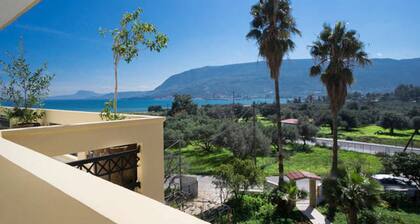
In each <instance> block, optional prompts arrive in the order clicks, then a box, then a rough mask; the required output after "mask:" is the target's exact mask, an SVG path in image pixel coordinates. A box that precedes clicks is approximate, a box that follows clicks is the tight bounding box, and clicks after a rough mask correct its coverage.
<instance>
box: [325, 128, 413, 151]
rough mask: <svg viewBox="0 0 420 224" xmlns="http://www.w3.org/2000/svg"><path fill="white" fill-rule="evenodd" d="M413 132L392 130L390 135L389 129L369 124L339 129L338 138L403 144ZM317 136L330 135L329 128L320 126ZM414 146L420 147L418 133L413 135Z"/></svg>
mask: <svg viewBox="0 0 420 224" xmlns="http://www.w3.org/2000/svg"><path fill="white" fill-rule="evenodd" d="M413 132H414V131H413V130H394V134H393V135H390V134H389V130H385V129H383V128H381V127H379V126H377V125H369V126H365V127H360V128H355V129H353V130H351V131H346V130H339V132H338V134H339V138H340V139H347V140H354V141H361V142H372V143H378V144H387V145H399V146H405V145H406V144H407V142H408V140H409V139H410V137H411V134H412V133H413ZM318 136H319V137H331V135H330V128H329V127H321V129H320V130H319V133H318ZM414 146H415V147H420V135H416V136H415V137H414Z"/></svg>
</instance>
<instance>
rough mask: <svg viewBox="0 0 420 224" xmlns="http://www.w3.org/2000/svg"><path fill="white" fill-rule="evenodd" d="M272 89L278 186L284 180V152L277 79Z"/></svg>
mask: <svg viewBox="0 0 420 224" xmlns="http://www.w3.org/2000/svg"><path fill="white" fill-rule="evenodd" d="M274 90H275V94H276V115H277V118H276V120H277V149H278V162H279V164H278V170H279V182H278V186H281V185H282V184H283V182H284V152H283V144H282V141H281V140H282V131H281V108H280V90H279V79H278V78H276V79H275V80H274Z"/></svg>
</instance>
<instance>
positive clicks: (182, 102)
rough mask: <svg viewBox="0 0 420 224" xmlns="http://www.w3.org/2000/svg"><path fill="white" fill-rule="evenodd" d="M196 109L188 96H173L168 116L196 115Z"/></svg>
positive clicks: (195, 105)
mask: <svg viewBox="0 0 420 224" xmlns="http://www.w3.org/2000/svg"><path fill="white" fill-rule="evenodd" d="M197 107H198V106H197V104H195V103H194V102H193V100H192V97H191V96H190V95H180V94H175V95H174V100H173V101H172V107H171V110H170V111H169V115H172V116H175V115H177V114H178V113H186V114H196V113H197Z"/></svg>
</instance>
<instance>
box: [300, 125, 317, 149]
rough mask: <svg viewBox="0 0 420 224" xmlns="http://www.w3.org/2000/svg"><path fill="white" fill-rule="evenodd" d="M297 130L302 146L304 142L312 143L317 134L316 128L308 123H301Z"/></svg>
mask: <svg viewBox="0 0 420 224" xmlns="http://www.w3.org/2000/svg"><path fill="white" fill-rule="evenodd" d="M298 130H299V135H300V138H301V139H302V140H303V145H306V141H313V140H314V139H315V136H316V134H317V133H318V128H317V127H316V126H315V125H313V124H310V123H308V122H302V123H301V124H299V125H298Z"/></svg>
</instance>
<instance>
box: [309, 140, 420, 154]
mask: <svg viewBox="0 0 420 224" xmlns="http://www.w3.org/2000/svg"><path fill="white" fill-rule="evenodd" d="M315 143H316V144H318V145H323V146H328V147H332V144H333V141H332V139H329V138H316V142H315ZM338 146H339V147H340V148H341V149H344V150H348V151H354V152H362V153H369V154H377V153H384V154H391V155H392V154H394V153H396V152H402V151H403V150H404V147H400V146H393V145H382V144H374V143H366V142H356V141H347V140H338ZM407 152H414V153H417V154H420V148H413V147H408V148H407Z"/></svg>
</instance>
